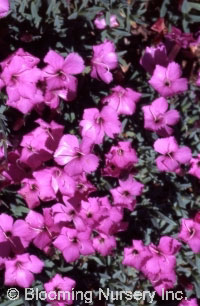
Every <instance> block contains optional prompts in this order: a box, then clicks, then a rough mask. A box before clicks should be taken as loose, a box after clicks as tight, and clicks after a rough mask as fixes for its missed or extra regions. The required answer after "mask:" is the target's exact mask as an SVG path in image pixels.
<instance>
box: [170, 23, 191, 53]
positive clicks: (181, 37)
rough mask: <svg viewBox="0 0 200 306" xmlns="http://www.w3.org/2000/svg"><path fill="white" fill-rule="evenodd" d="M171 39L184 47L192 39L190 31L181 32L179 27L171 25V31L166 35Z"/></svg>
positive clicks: (186, 46)
mask: <svg viewBox="0 0 200 306" xmlns="http://www.w3.org/2000/svg"><path fill="white" fill-rule="evenodd" d="M166 37H167V38H169V39H170V40H171V41H175V42H176V43H177V44H178V45H180V47H182V48H184V49H186V48H188V46H189V44H190V43H191V42H193V41H194V38H193V35H192V34H191V33H182V32H181V30H180V29H178V28H176V27H174V26H172V28H171V32H170V33H168V34H167V35H166Z"/></svg>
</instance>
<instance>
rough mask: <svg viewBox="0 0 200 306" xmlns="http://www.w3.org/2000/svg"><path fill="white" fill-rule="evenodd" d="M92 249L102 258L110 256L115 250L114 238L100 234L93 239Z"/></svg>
mask: <svg viewBox="0 0 200 306" xmlns="http://www.w3.org/2000/svg"><path fill="white" fill-rule="evenodd" d="M93 247H94V249H95V250H96V251H97V252H99V253H100V254H101V255H102V256H107V255H111V254H112V253H111V252H112V250H113V249H115V248H116V240H115V237H113V236H110V235H105V234H100V235H99V236H97V237H95V238H94V239H93Z"/></svg>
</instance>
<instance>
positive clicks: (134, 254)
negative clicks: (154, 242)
mask: <svg viewBox="0 0 200 306" xmlns="http://www.w3.org/2000/svg"><path fill="white" fill-rule="evenodd" d="M132 244H133V246H132V247H129V248H125V249H124V259H123V261H122V263H123V264H124V265H127V266H130V267H133V268H135V269H137V270H142V269H143V267H144V264H145V263H146V262H147V260H148V259H150V258H151V253H150V250H149V249H148V248H147V247H146V246H145V245H144V244H143V242H142V241H141V240H133V241H132Z"/></svg>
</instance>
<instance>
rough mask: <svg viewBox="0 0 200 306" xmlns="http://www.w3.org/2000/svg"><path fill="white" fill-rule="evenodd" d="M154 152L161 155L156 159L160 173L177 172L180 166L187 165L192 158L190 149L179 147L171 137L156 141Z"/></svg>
mask: <svg viewBox="0 0 200 306" xmlns="http://www.w3.org/2000/svg"><path fill="white" fill-rule="evenodd" d="M154 150H155V151H156V152H158V153H160V154H162V155H161V156H159V157H157V158H156V164H157V167H158V169H159V170H160V171H171V172H174V171H178V169H180V165H181V164H187V163H189V162H190V160H191V157H192V153H191V150H190V148H188V147H179V146H178V144H177V142H176V139H175V138H174V137H173V136H170V137H166V138H160V139H157V140H156V141H155V142H154Z"/></svg>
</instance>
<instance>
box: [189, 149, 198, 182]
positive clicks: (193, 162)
mask: <svg viewBox="0 0 200 306" xmlns="http://www.w3.org/2000/svg"><path fill="white" fill-rule="evenodd" d="M190 165H191V168H190V170H189V171H188V173H189V174H191V175H194V176H196V177H197V178H198V179H200V154H198V155H197V157H196V158H191V160H190Z"/></svg>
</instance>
